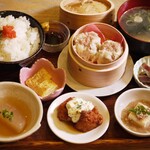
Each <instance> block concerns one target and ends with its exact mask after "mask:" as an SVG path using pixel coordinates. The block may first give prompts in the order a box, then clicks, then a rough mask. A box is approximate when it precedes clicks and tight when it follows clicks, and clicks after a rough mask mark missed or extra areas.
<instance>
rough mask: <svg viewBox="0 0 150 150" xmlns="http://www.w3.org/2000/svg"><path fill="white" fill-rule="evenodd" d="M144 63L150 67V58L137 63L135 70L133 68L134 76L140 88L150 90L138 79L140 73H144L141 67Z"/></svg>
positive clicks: (144, 58) (147, 57)
mask: <svg viewBox="0 0 150 150" xmlns="http://www.w3.org/2000/svg"><path fill="white" fill-rule="evenodd" d="M143 63H146V64H147V65H149V66H150V56H145V57H142V58H140V59H139V60H138V61H137V62H136V63H135V65H134V68H133V76H134V79H135V81H136V83H137V84H138V85H139V86H140V87H144V88H150V86H148V85H145V84H143V83H142V82H141V81H140V80H139V78H138V75H139V73H140V72H141V71H142V69H141V65H142V64H143Z"/></svg>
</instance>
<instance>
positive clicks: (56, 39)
mask: <svg viewBox="0 0 150 150" xmlns="http://www.w3.org/2000/svg"><path fill="white" fill-rule="evenodd" d="M64 41H65V36H64V35H63V33H60V32H55V31H48V32H46V39H45V43H47V44H51V45H57V44H61V43H63V42H64Z"/></svg>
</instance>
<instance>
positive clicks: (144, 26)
mask: <svg viewBox="0 0 150 150" xmlns="http://www.w3.org/2000/svg"><path fill="white" fill-rule="evenodd" d="M120 26H121V27H122V29H123V30H124V31H125V32H127V33H128V34H129V35H131V36H133V37H134V38H136V39H138V40H142V41H146V42H150V7H135V8H132V9H130V10H128V11H126V12H125V13H124V14H123V15H122V17H121V18H120Z"/></svg>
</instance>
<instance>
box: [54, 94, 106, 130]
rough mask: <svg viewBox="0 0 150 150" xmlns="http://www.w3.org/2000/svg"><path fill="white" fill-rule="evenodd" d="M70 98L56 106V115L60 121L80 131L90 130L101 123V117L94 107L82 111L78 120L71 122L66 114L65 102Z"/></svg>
mask: <svg viewBox="0 0 150 150" xmlns="http://www.w3.org/2000/svg"><path fill="white" fill-rule="evenodd" d="M72 99H73V98H72V97H70V98H68V99H67V100H66V101H64V102H63V103H61V104H60V105H59V106H58V108H57V117H58V119H59V120H60V121H64V122H68V123H71V124H72V125H73V126H74V128H75V129H77V130H78V131H81V132H87V131H90V130H92V129H94V128H96V127H98V126H99V125H101V124H102V122H103V117H102V115H101V114H100V113H99V112H98V110H97V108H96V107H94V108H93V109H92V110H90V111H82V112H81V115H80V118H79V120H78V121H77V122H76V123H73V122H72V120H71V117H69V116H68V110H67V108H66V104H67V102H68V101H70V100H72Z"/></svg>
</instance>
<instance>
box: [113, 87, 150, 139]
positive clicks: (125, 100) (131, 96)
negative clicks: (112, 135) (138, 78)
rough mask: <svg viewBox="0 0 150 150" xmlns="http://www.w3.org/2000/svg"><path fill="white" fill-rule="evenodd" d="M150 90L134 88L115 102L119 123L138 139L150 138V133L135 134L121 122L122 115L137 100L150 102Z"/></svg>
mask: <svg viewBox="0 0 150 150" xmlns="http://www.w3.org/2000/svg"><path fill="white" fill-rule="evenodd" d="M149 98H150V89H146V88H134V89H130V90H127V91H125V92H124V93H122V94H121V95H120V96H119V97H118V98H117V100H116V102H115V107H114V112H115V117H116V119H117V121H118V123H119V124H120V125H121V126H122V127H123V128H124V129H125V130H126V131H127V132H129V133H131V134H133V135H135V136H138V137H147V136H150V133H140V132H135V131H132V130H131V129H129V128H128V127H127V126H126V125H125V124H124V123H123V121H122V120H121V113H122V110H123V109H124V108H125V107H126V106H127V105H128V104H129V103H130V102H133V101H136V100H140V99H141V100H142V99H143V100H147V101H150V99H149Z"/></svg>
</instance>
